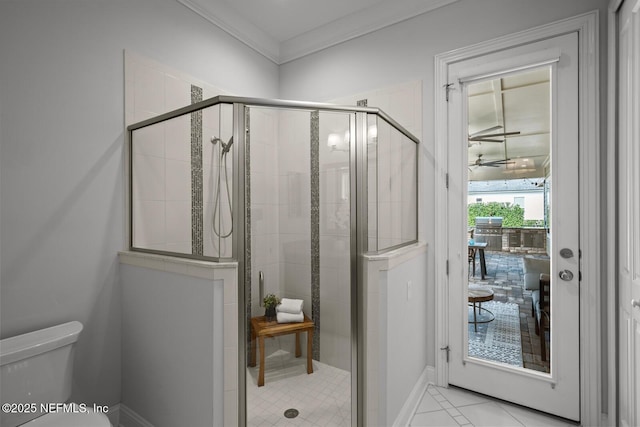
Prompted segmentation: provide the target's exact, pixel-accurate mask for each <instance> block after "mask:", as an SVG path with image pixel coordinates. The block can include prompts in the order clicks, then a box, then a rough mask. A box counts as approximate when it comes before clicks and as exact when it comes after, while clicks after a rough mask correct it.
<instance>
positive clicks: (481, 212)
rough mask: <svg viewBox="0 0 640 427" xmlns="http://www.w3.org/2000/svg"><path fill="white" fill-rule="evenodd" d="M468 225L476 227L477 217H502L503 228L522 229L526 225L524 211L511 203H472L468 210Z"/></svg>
mask: <svg viewBox="0 0 640 427" xmlns="http://www.w3.org/2000/svg"><path fill="white" fill-rule="evenodd" d="M468 212H469V213H468V217H467V218H468V225H469V227H473V226H475V225H476V217H479V216H500V217H502V226H503V227H514V228H518V227H522V226H523V224H524V209H523V208H522V207H520V206H519V205H514V204H511V203H499V202H489V203H472V204H470V205H469V208H468Z"/></svg>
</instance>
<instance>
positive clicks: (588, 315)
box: [434, 11, 603, 425]
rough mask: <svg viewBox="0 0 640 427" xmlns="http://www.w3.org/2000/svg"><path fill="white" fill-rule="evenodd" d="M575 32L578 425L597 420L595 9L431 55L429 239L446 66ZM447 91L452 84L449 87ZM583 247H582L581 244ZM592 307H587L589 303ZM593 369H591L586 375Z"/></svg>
mask: <svg viewBox="0 0 640 427" xmlns="http://www.w3.org/2000/svg"><path fill="white" fill-rule="evenodd" d="M569 32H577V34H578V54H579V57H580V59H579V64H578V74H579V87H578V96H579V99H580V102H579V104H578V105H579V111H578V120H579V138H580V141H579V144H580V148H579V151H580V152H579V159H578V161H579V197H580V206H579V212H580V218H579V224H580V242H581V246H582V251H581V252H582V256H581V260H580V270H581V274H582V280H581V282H580V302H579V304H580V419H581V423H582V424H583V425H598V424H600V421H601V412H602V411H601V407H602V404H601V395H602V381H601V377H600V376H601V351H602V349H601V345H600V343H601V331H600V328H601V323H600V319H601V311H602V306H603V304H601V302H602V298H601V295H602V292H601V289H600V286H599V284H600V283H601V277H602V276H601V268H600V264H601V248H600V243H601V238H600V233H599V232H596V233H594V232H593V231H592V230H600V224H601V222H600V214H601V212H600V203H599V202H600V200H601V199H600V194H601V188H600V163H601V162H600V153H599V140H600V125H599V117H600V111H599V106H600V104H599V83H598V82H599V70H598V66H599V54H598V11H594V12H589V13H585V14H582V15H578V16H575V17H572V18H568V19H564V20H561V21H557V22H553V23H550V24H547V25H543V26H540V27H535V28H533V29H529V30H525V31H521V32H517V33H514V34H511V35H507V36H503V37H500V38H497V39H493V40H489V41H486V42H481V43H478V44H475V45H472V46H468V47H464V48H460V49H456V50H453V51H450V52H445V53H443V54H440V55H436V57H435V64H434V65H435V72H434V77H435V78H434V83H435V88H434V96H435V151H434V158H435V185H436V189H435V192H436V206H441V207H443V208H442V209H436V212H435V221H436V223H435V228H436V229H435V241H436V242H440V243H441V244H444V245H448V244H449V242H448V236H447V230H448V215H447V211H446V206H447V193H448V190H447V184H448V182H447V181H448V179H447V173H448V171H447V151H448V132H447V124H448V113H447V111H448V108H447V85H448V84H449V83H452V82H449V81H447V80H448V67H449V65H450V64H453V63H456V62H459V61H463V60H466V59H469V58H473V57H477V56H482V55H487V54H490V53H494V52H498V51H501V50H504V49H508V48H511V47H515V46H519V45H523V44H528V43H534V42H536V41H539V40H544V39H547V38H551V37H555V36H559V35H563V34H567V33H569ZM453 90H455V88H454V89H453ZM585 248H587V249H585ZM445 249H446V250H440V251H436V254H435V257H436V260H435V276H436V286H435V288H436V289H435V297H436V304H435V307H436V308H435V310H436V311H435V318H436V354H435V360H436V383H437V385H439V386H444V387H446V386H448V384H449V368H448V364H447V352H446V351H440V350H441V349H443V348H446V347H447V346H448V344H449V343H448V336H449V324H448V306H447V301H448V281H449V277H448V271H447V270H448V260H447V253H448V248H445ZM594 307H595V308H596V309H595V310H594V309H593V308H594ZM594 374H595V375H594Z"/></svg>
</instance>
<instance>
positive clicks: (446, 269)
mask: <svg viewBox="0 0 640 427" xmlns="http://www.w3.org/2000/svg"><path fill="white" fill-rule="evenodd" d="M445 271H446V273H447V276H448V275H449V260H447V266H446V268H445Z"/></svg>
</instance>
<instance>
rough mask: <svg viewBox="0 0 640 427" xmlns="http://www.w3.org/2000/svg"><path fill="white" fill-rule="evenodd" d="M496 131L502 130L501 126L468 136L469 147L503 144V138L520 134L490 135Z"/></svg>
mask: <svg viewBox="0 0 640 427" xmlns="http://www.w3.org/2000/svg"><path fill="white" fill-rule="evenodd" d="M498 129H502V126H501V125H498V126H493V127H490V128H487V129H483V130H481V131H478V132H475V133H472V134H471V135H469V138H468V139H469V147H471V145H473V144H480V143H482V142H497V143H500V142H504V137H506V136H513V135H519V134H520V131H517V132H496V133H491V132H493V131H496V130H498ZM496 138H502V139H496Z"/></svg>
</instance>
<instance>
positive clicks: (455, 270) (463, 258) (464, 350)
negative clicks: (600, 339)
mask: <svg viewBox="0 0 640 427" xmlns="http://www.w3.org/2000/svg"><path fill="white" fill-rule="evenodd" d="M540 68H547V69H548V70H549V73H550V84H549V87H550V98H549V99H550V108H551V114H550V131H551V132H550V133H551V138H550V152H549V154H550V162H549V165H548V168H550V173H551V177H552V180H551V181H552V183H553V185H552V187H551V193H550V200H549V201H550V206H551V208H552V212H551V215H550V223H549V227H550V241H549V244H548V253H549V256H550V259H551V269H550V271H551V305H552V307H551V312H552V313H553V314H552V321H551V330H550V360H551V369H550V372H549V373H542V372H537V371H533V370H530V369H525V368H518V367H510V366H508V365H505V364H502V363H495V362H490V361H487V360H484V359H479V358H476V357H470V356H469V346H468V338H469V336H468V335H469V329H468V321H469V320H468V306H467V303H468V286H467V285H468V274H469V273H468V271H469V270H468V268H469V267H468V258H467V245H468V236H467V180H468V174H469V163H472V162H473V161H474V160H475V159H469V158H468V154H467V153H468V151H467V150H468V135H467V132H468V127H467V126H468V123H467V117H466V114H467V108H468V105H467V99H468V97H467V91H468V88H469V86H470V85H471V84H472V83H474V82H481V81H483V80H486V79H488V78H493V77H496V76H498V77H499V76H503V75H509V74H513V73H517V72H521V71H523V70H533V69H540ZM448 81H449V82H450V83H453V86H452V87H451V89H452V90H451V91H450V95H449V97H450V99H449V103H448V108H449V110H448V116H449V128H448V134H449V140H448V174H449V191H448V203H447V205H448V245H449V246H448V252H449V253H448V259H449V275H448V299H449V319H448V323H449V342H448V344H449V349H450V360H449V383H450V384H452V385H456V386H460V387H463V388H466V389H470V390H474V391H477V392H480V393H483V394H487V395H491V396H495V397H498V398H500V399H504V400H507V401H511V402H514V403H518V404H521V405H524V406H528V407H531V408H535V409H538V410H540V411H544V412H547V413H551V414H555V415H558V416H562V417H565V418H568V419H572V420H579V419H580V389H579V344H580V343H579V274H580V272H579V255H578V254H579V227H578V223H579V221H578V218H579V216H578V145H579V144H578V142H579V141H578V139H579V132H578V36H577V33H569V34H566V35H563V36H557V37H553V38H550V39H546V40H543V41H538V42H535V43H530V44H527V45H524V46H519V47H516V48H510V49H506V50H501V51H499V52H496V53H491V54H488V55H483V56H481V57H475V58H473V59H468V60H464V61H461V62H458V63H453V64H451V65H449V66H448ZM561 249H570V250H571V252H572V253H573V256H571V257H561V256H560V250H561ZM566 252H567V251H565V252H564V253H565V254H566ZM565 270H566V271H568V272H570V273H571V275H572V277H568V276H569V273H566V274H565V275H564V280H561V279H560V278H559V273H560V272H562V271H565ZM526 315H527V316H530V315H531V313H526ZM532 333H533V332H532Z"/></svg>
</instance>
